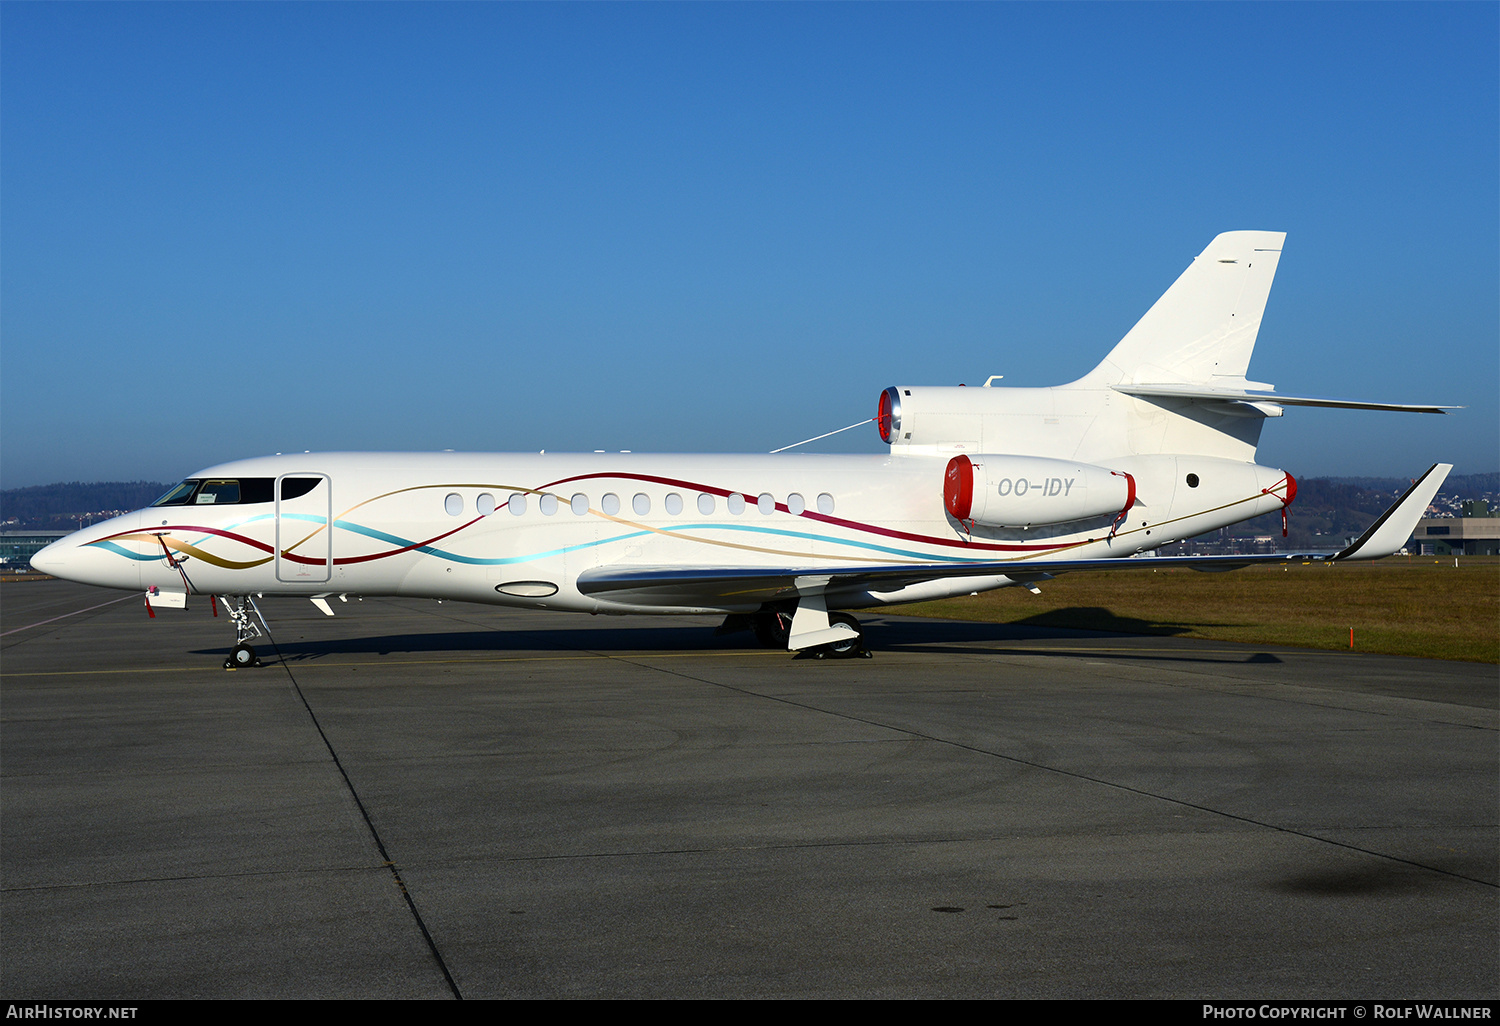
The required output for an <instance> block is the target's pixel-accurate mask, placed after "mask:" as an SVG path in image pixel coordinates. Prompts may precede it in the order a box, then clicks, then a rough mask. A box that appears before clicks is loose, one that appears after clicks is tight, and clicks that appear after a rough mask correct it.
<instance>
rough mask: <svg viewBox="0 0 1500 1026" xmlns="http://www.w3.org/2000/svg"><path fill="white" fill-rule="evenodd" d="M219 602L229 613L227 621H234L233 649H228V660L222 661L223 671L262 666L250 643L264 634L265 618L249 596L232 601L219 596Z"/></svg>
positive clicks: (226, 597)
mask: <svg viewBox="0 0 1500 1026" xmlns="http://www.w3.org/2000/svg"><path fill="white" fill-rule="evenodd" d="M219 601H221V602H223V603H224V608H225V609H227V610H228V611H229V619H230V620H232V621H234V648H232V649H230V651H229V658H228V659H226V660H224V669H226V670H243V669H249V668H250V667H252V666H260V665H262V664H261V661H260V657H259V656H257V655H256V654H255V647H254V646H253V645H251V644H250V641H251V640H252V639H254V638H258V637H261V636H262V635H263V634H264V633H265V631H263V630H262V629H261V628H262V627H263V626H264V625H265V622H266V618H265V617H264V616H261V614H260V609H259V608H258V607H257V606H256V605H255V602H254V600H253V599H251V598H250V596H249V595H241V596H239V597H238V598H236V599H233V600H231V599H230V598H229V597H228V596H226V595H220V596H219ZM257 620H259V621H260V623H259V624H257V623H256V621H257Z"/></svg>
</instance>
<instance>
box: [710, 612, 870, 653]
mask: <svg viewBox="0 0 1500 1026" xmlns="http://www.w3.org/2000/svg"><path fill="white" fill-rule="evenodd" d="M794 616H795V613H794V611H793V610H769V609H768V610H762V611H761V612H759V613H753V614H747V613H735V614H731V616H730V617H728V618H727V619H726V620H725V621H724V626H722V627H720V628H719V631H720V633H724V634H727V633H730V632H731V631H736V630H745V629H747V628H748V629H752V630H754V631H755V640H757V641H759V642H760V643H761V644H762V645H763V646H765V647H766V648H777V649H781V650H782V651H783V652H785V651H787V650H788V649H790V648H791V639H792V621H793V618H794ZM835 624H837V625H839V626H840V627H842V628H843V630H842V631H840V632H839V633H840V635H841V636H840V637H838V638H836V639H835V640H833V641H831V642H828V643H827V644H823V645H814V646H811V647H809V648H802V649H793V651H795V652H796V653H797V655H798V656H799V657H801V656H808V657H811V658H813V659H854V658H864V659H868V658H870V650H869V649H867V648H865V641H864V634H863V633H862V632H861V631H860V626H859V621H858V620H856V619H855V618H854V617H852V616H850V615H849V614H848V613H829V614H828V626H829V627H830V628H832V627H834V625H835Z"/></svg>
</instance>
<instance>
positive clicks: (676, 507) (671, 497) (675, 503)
mask: <svg viewBox="0 0 1500 1026" xmlns="http://www.w3.org/2000/svg"><path fill="white" fill-rule="evenodd" d="M665 505H666V507H667V515H668V516H673V517H675V516H676V515H677V514H679V513H681V512H682V496H680V495H678V494H677V493H676V492H668V493H667V500H666V503H665Z"/></svg>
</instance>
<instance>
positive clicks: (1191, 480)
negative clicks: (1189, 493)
mask: <svg viewBox="0 0 1500 1026" xmlns="http://www.w3.org/2000/svg"><path fill="white" fill-rule="evenodd" d="M1187 484H1188V487H1189V488H1197V487H1198V475H1197V474H1189V475H1188V476H1187Z"/></svg>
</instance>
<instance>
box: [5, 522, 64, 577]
mask: <svg viewBox="0 0 1500 1026" xmlns="http://www.w3.org/2000/svg"><path fill="white" fill-rule="evenodd" d="M69 533H70V532H68V531H0V566H4V567H5V569H6V570H26V569H28V568H29V567H30V564H31V557H32V556H34V555H36V554H37V553H38V552H40V551H41V550H42V549H44V548H46V547H47V546H48V545H51V544H52V543H53V542H55V541H57V539H59V538H64V537H67V535H68V534H69Z"/></svg>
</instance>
